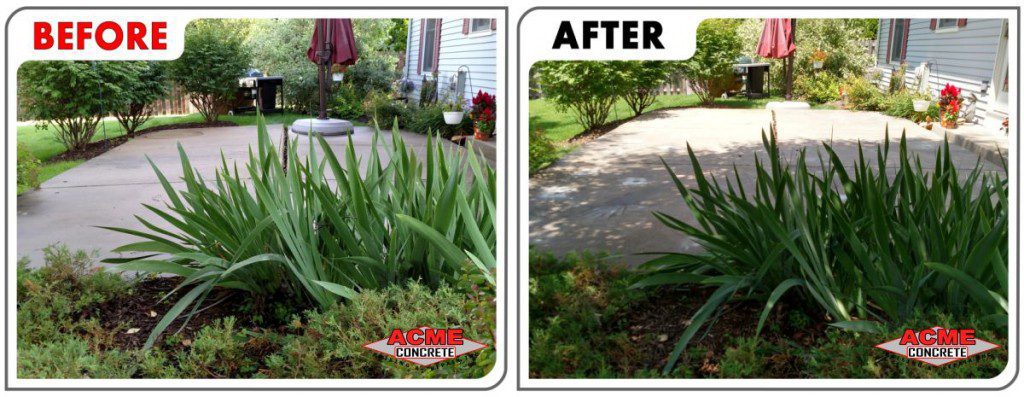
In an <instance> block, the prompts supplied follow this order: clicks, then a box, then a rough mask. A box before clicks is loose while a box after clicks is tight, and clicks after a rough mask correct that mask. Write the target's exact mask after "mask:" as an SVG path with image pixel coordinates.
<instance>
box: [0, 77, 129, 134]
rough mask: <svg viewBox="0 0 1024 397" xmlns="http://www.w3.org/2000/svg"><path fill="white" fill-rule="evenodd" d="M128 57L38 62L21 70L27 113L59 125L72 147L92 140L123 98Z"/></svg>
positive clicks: (47, 124) (46, 123)
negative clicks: (122, 84) (120, 58)
mask: <svg viewBox="0 0 1024 397" xmlns="http://www.w3.org/2000/svg"><path fill="white" fill-rule="evenodd" d="M128 65H129V63H127V62H85V61H37V62H28V63H25V64H23V65H22V66H21V68H20V69H18V80H19V82H20V83H21V84H19V86H20V92H19V93H18V99H19V101H21V104H20V105H21V107H22V109H24V115H25V117H26V118H29V119H33V120H39V121H41V122H44V124H42V126H45V127H46V128H49V127H51V126H52V127H54V129H55V134H54V137H55V138H56V139H57V141H59V142H60V143H61V144H63V145H64V147H66V148H67V149H68V150H70V151H76V150H81V149H84V148H85V147H86V145H88V144H89V142H91V141H92V137H93V135H95V134H96V126H97V125H98V124H99V122H100V120H101V119H102V118H103V116H104V115H106V114H107V113H109V112H111V111H113V110H115V109H117V108H118V106H119V105H120V103H121V98H122V95H123V93H124V88H122V87H121V86H120V85H119V84H120V83H121V82H124V81H125V80H126V79H128V76H129V75H130V74H131V71H130V68H129V66H128Z"/></svg>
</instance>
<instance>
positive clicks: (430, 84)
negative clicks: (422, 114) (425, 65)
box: [419, 72, 437, 106]
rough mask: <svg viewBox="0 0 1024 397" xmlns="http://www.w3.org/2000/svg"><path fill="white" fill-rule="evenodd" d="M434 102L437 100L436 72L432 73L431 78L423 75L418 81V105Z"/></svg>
mask: <svg viewBox="0 0 1024 397" xmlns="http://www.w3.org/2000/svg"><path fill="white" fill-rule="evenodd" d="M435 102H437V72H434V73H433V78H431V79H428V78H427V76H423V81H421V82H420V101H419V104H420V106H424V105H429V104H433V103H435Z"/></svg>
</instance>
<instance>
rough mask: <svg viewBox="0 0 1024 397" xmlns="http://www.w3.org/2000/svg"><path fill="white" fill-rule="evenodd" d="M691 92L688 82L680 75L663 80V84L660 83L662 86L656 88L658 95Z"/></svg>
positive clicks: (686, 93)
mask: <svg viewBox="0 0 1024 397" xmlns="http://www.w3.org/2000/svg"><path fill="white" fill-rule="evenodd" d="M692 93H693V89H691V88H690V84H689V82H687V81H686V79H685V78H682V77H671V78H669V80H668V81H667V82H665V84H662V86H661V87H659V88H658V95H671V94H680V95H688V94H692Z"/></svg>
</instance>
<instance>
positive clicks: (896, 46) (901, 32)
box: [889, 19, 907, 63]
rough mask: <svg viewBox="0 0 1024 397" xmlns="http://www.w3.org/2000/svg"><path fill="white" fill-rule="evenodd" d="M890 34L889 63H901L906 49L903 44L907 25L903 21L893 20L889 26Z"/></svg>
mask: <svg viewBox="0 0 1024 397" xmlns="http://www.w3.org/2000/svg"><path fill="white" fill-rule="evenodd" d="M889 26H890V28H891V29H892V32H890V33H889V37H890V40H889V62H895V63H899V62H902V61H903V58H904V54H903V52H904V51H906V48H905V47H904V46H903V43H905V42H906V41H907V24H906V21H905V20H903V19H894V20H892V24H890V25H889Z"/></svg>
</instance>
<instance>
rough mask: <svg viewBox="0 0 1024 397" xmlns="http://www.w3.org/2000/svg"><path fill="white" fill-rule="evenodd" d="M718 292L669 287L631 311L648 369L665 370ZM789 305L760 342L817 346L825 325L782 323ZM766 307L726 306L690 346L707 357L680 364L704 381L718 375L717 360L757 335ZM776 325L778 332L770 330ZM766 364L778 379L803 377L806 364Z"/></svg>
mask: <svg viewBox="0 0 1024 397" xmlns="http://www.w3.org/2000/svg"><path fill="white" fill-rule="evenodd" d="M714 291H715V289H714V288H713V287H694V288H672V289H669V288H666V289H664V290H661V291H659V292H658V293H655V294H652V295H651V297H650V298H648V299H647V300H645V301H643V302H640V303H638V304H637V305H635V306H634V307H633V308H631V310H630V312H629V314H628V315H627V316H626V323H627V324H628V328H627V329H628V331H629V333H630V339H631V340H632V341H633V342H634V343H635V344H636V345H635V346H636V349H637V353H638V356H640V357H645V358H647V360H649V361H647V362H645V363H642V365H643V367H646V368H652V369H661V368H663V367H664V366H665V364H666V363H667V361H668V357H669V355H670V354H671V353H672V350H673V349H674V348H675V345H676V342H678V341H679V337H680V336H681V335H682V334H683V331H684V330H686V327H688V326H689V325H690V318H692V317H693V314H694V313H696V311H697V310H698V309H700V307H701V306H702V305H703V304H704V302H706V301H707V299H708V297H710V295H711V294H712V293H713V292H714ZM787 307H788V305H787V304H786V303H785V302H780V303H779V304H778V305H777V306H776V307H775V309H774V310H775V312H774V313H773V315H772V316H770V317H769V318H770V319H775V322H773V321H771V320H770V321H769V322H768V324H766V325H765V329H764V330H762V334H761V339H763V340H766V341H769V342H771V343H775V342H779V343H794V342H795V343H798V344H800V345H802V346H813V345H814V344H815V342H816V341H817V339H818V338H819V337H823V336H824V334H825V326H824V324H818V325H816V326H813V327H812V328H809V329H808V328H798V327H794V326H792V325H791V324H789V323H788V322H787V321H785V320H782V319H780V317H783V316H780V315H779V313H781V312H784V311H785V310H786V309H787ZM763 308H764V306H763V305H760V304H757V303H755V302H751V301H746V302H743V301H741V302H735V303H727V304H724V305H722V308H721V313H720V315H719V316H717V317H716V318H714V319H713V320H711V321H712V322H711V323H710V327H708V326H705V327H704V329H702V330H701V331H700V332H698V333H697V334H696V335H695V336H694V337H693V339H692V340H691V341H690V344H689V347H688V348H687V349H688V350H690V349H691V348H692V347H700V348H703V349H704V350H705V351H706V353H705V355H704V356H703V357H690V356H687V354H685V353H684V354H683V355H682V356H680V359H679V361H678V363H677V365H686V366H689V367H691V369H692V370H693V372H694V373H696V374H700V375H701V376H704V377H714V376H716V375H718V372H719V368H718V361H719V359H720V358H721V357H722V355H723V354H724V353H725V350H726V349H727V348H728V347H731V346H734V345H735V344H734V339H735V338H738V337H750V336H753V335H754V333H755V331H756V328H757V319H758V318H759V317H760V315H761V310H763ZM773 324H774V325H776V327H777V328H776V330H777V331H776V332H771V331H769V330H770V329H771V328H772V327H771V326H770V325H773ZM766 364H767V365H768V366H770V367H771V371H772V372H773V373H774V374H776V377H780V378H785V377H799V376H800V374H799V368H800V366H801V363H800V362H799V361H798V358H796V357H792V356H786V357H776V356H772V357H768V359H767V360H766Z"/></svg>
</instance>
